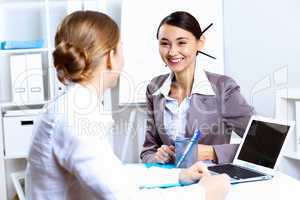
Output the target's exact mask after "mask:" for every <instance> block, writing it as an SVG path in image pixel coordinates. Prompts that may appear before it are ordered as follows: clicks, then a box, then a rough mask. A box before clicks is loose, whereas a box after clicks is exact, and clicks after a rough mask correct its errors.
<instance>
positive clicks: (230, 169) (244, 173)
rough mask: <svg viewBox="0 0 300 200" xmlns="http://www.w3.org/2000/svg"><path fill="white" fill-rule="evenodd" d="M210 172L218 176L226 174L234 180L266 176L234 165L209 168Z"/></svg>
mask: <svg viewBox="0 0 300 200" xmlns="http://www.w3.org/2000/svg"><path fill="white" fill-rule="evenodd" d="M208 170H210V171H213V172H216V173H218V174H221V173H225V174H227V175H228V176H230V177H231V178H233V179H246V178H254V177H259V176H265V174H262V173H259V172H254V171H250V170H247V169H244V168H241V167H239V166H237V165H232V164H225V165H216V166H210V167H208Z"/></svg>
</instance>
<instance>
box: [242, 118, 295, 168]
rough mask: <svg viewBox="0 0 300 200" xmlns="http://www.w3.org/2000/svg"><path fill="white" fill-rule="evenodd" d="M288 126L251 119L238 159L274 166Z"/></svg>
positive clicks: (269, 166)
mask: <svg viewBox="0 0 300 200" xmlns="http://www.w3.org/2000/svg"><path fill="white" fill-rule="evenodd" d="M289 128H290V127H289V126H287V125H281V124H276V123H270V122H263V121H257V120H253V121H252V123H251V126H250V128H249V130H248V134H247V136H246V138H245V141H244V143H243V146H242V148H241V150H240V153H239V155H238V159H239V160H243V161H246V162H249V163H254V164H257V165H260V166H264V167H268V168H274V166H275V164H276V161H277V158H278V156H279V153H280V151H281V148H282V145H283V143H284V140H285V138H286V136H287V133H288V131H289Z"/></svg>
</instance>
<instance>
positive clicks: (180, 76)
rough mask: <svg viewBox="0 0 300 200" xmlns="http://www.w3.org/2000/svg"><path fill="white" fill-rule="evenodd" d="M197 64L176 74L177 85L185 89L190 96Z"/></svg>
mask: <svg viewBox="0 0 300 200" xmlns="http://www.w3.org/2000/svg"><path fill="white" fill-rule="evenodd" d="M194 73H195V65H193V66H190V67H187V68H186V69H185V70H184V71H181V72H179V73H174V74H175V78H176V81H175V83H176V84H175V85H176V86H177V87H179V88H181V89H183V90H184V91H185V93H186V94H187V95H188V96H189V95H190V93H191V90H192V86H193V81H194Z"/></svg>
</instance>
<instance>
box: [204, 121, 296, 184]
mask: <svg viewBox="0 0 300 200" xmlns="http://www.w3.org/2000/svg"><path fill="white" fill-rule="evenodd" d="M293 128H294V122H286V121H282V120H277V119H270V118H263V117H258V116H252V117H251V119H250V121H249V123H248V126H247V128H246V131H245V134H244V136H243V139H242V142H241V144H240V146H239V148H238V151H237V153H236V155H235V158H234V160H233V163H228V164H219V165H213V166H209V167H208V169H209V171H210V172H211V173H212V174H220V173H226V174H228V175H229V176H230V178H231V183H232V184H235V183H242V182H249V181H258V180H268V179H271V178H272V177H273V176H274V174H275V171H276V168H277V167H278V164H279V161H280V158H281V156H282V153H283V152H284V149H285V146H286V144H287V140H288V136H289V135H290V132H291V131H292V130H293Z"/></svg>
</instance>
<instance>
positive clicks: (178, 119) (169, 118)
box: [153, 62, 215, 141]
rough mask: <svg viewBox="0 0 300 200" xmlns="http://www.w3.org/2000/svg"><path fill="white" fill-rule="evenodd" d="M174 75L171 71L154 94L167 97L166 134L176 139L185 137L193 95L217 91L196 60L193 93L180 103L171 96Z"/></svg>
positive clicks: (165, 113) (211, 94)
mask: <svg viewBox="0 0 300 200" xmlns="http://www.w3.org/2000/svg"><path fill="white" fill-rule="evenodd" d="M174 76H175V75H174V73H170V74H169V76H168V78H167V79H166V80H165V81H164V83H163V84H162V86H161V87H160V88H159V89H158V90H157V91H156V92H155V93H154V94H153V95H159V94H162V95H163V96H164V97H165V98H166V104H165V109H164V127H165V129H166V134H167V135H168V136H169V137H170V138H171V139H172V140H174V141H175V138H176V137H185V132H186V125H187V113H188V110H189V108H190V104H191V98H192V95H193V94H201V95H208V96H214V95H215V92H214V90H213V88H212V85H211V83H210V82H209V80H208V78H207V76H206V73H205V71H204V70H203V69H202V67H201V66H199V64H198V62H196V66H195V73H194V78H193V80H194V81H193V86H192V90H191V95H190V96H188V97H185V98H184V99H183V101H182V102H181V103H180V104H179V103H178V102H177V100H176V99H174V98H172V97H170V96H169V93H170V90H171V85H172V80H173V78H174Z"/></svg>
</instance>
